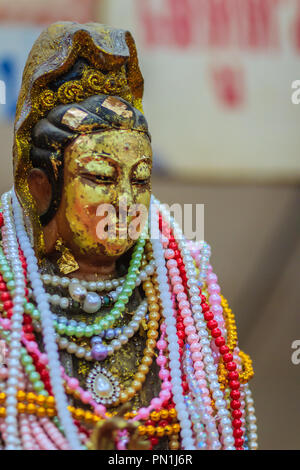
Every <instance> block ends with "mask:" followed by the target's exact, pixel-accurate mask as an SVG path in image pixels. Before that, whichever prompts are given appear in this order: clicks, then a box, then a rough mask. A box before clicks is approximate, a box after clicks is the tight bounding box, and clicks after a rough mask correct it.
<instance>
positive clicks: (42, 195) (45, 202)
mask: <svg viewBox="0 0 300 470" xmlns="http://www.w3.org/2000/svg"><path fill="white" fill-rule="evenodd" d="M27 182H28V187H29V191H30V193H31V195H32V197H33V199H34V200H35V202H36V206H37V210H38V215H39V216H40V215H42V214H45V212H47V210H48V209H49V206H50V203H51V199H52V188H51V184H50V182H49V180H48V177H47V175H46V173H45V172H44V171H43V170H41V169H40V168H33V169H32V170H31V171H30V173H29V175H28V178H27Z"/></svg>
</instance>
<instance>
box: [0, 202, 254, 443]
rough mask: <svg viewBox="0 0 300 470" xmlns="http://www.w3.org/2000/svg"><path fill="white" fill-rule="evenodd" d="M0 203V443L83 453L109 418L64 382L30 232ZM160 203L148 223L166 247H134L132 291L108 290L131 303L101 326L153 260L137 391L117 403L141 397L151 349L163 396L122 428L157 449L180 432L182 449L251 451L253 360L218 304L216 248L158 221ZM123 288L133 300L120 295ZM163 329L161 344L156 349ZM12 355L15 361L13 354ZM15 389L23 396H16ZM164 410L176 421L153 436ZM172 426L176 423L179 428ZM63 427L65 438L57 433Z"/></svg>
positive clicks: (157, 243) (164, 216)
mask: <svg viewBox="0 0 300 470" xmlns="http://www.w3.org/2000/svg"><path fill="white" fill-rule="evenodd" d="M2 201H3V212H4V221H3V217H2V215H1V214H0V225H2V236H3V252H1V251H0V272H1V276H2V277H1V278H0V292H1V302H2V307H1V309H2V313H1V316H0V337H1V338H3V339H4V340H5V342H6V344H7V347H8V350H9V351H10V353H9V354H10V355H9V360H8V367H7V368H6V367H4V368H1V369H0V382H3V381H4V383H5V384H6V388H5V394H4V395H1V392H0V405H1V400H2V403H3V404H4V405H5V406H3V407H0V433H1V436H2V439H3V440H4V442H5V445H6V448H8V449H10V448H26V449H29V448H33V449H36V448H43V449H46V448H47V449H48V448H49V449H50V448H55V449H63V448H72V449H76V448H82V445H84V446H86V445H87V439H89V437H90V430H89V426H91V425H93V424H95V423H97V422H99V421H101V420H103V419H109V418H110V417H111V416H112V414H111V413H109V412H108V411H107V409H106V406H105V405H104V404H101V403H100V404H99V403H98V402H97V401H96V400H95V396H94V395H93V393H91V391H89V390H84V389H82V388H81V387H80V386H79V382H78V380H77V379H75V378H71V377H68V376H67V374H66V372H65V371H64V370H63V368H62V367H60V366H59V362H58V355H57V346H56V344H55V343H56V336H55V329H54V325H55V323H54V322H53V315H52V314H51V311H50V310H49V302H48V296H47V294H46V293H45V290H44V288H43V284H42V281H41V278H40V275H39V273H38V269H37V264H36V260H35V256H34V252H33V250H32V247H31V245H30V242H29V239H28V236H27V234H26V231H25V229H24V223H23V214H22V210H21V208H20V206H19V204H18V201H17V199H16V197H15V196H14V194H12V206H13V213H12V207H11V194H10V193H8V194H6V195H4V196H3V198H2ZM157 203H158V201H157V200H156V199H155V198H152V206H151V218H152V221H153V220H154V221H155V220H156V221H157V224H158V225H159V229H160V232H161V233H162V234H163V238H162V239H152V240H151V243H149V242H148V243H146V241H145V238H146V237H145V236H146V233H145V234H144V237H143V238H142V239H141V240H140V243H138V244H137V246H136V248H137V247H138V248H139V249H138V250H137V251H135V253H136V254H137V256H136V257H135V259H134V262H132V263H131V265H130V268H129V272H128V275H127V278H126V279H127V280H128V283H127V285H126V284H125V282H126V281H123V280H121V281H119V285H118V286H117V282H114V285H112V284H113V281H111V282H112V284H111V285H112V287H116V288H120V287H121V285H122V295H124V294H125V297H123V298H122V299H121V300H120V302H121V303H119V304H118V302H119V300H117V302H116V304H115V306H114V308H113V310H112V311H113V315H111V313H112V312H110V314H109V315H111V317H109V316H106V317H105V320H104V324H103V323H102V324H101V332H102V331H103V330H107V329H108V328H109V327H110V326H111V325H113V324H114V323H115V321H116V319H117V318H118V317H119V316H120V315H121V314H122V312H123V311H124V308H125V307H124V306H125V303H126V302H127V301H128V299H129V296H130V292H132V289H133V288H134V286H135V285H136V280H137V273H138V269H139V268H140V266H141V263H144V262H143V261H142V259H143V253H144V252H145V255H146V257H147V262H148V263H151V259H152V256H153V259H154V261H153V260H152V261H153V262H152V265H153V266H155V274H154V275H153V274H151V278H149V279H141V281H143V284H142V285H143V289H144V291H145V294H146V298H147V303H148V312H149V315H148V319H147V321H148V330H147V342H146V348H145V351H144V357H143V358H142V360H141V363H140V365H139V366H138V370H137V373H136V374H135V376H134V378H133V381H132V383H131V385H130V386H129V387H128V388H127V389H126V390H124V391H122V392H121V393H120V397H119V400H120V402H121V403H126V402H127V401H129V400H130V399H131V398H132V397H133V396H134V395H135V394H136V393H137V392H138V391H139V390H140V389H141V387H142V386H143V383H144V381H145V377H146V375H147V373H148V371H149V367H150V365H151V363H152V361H153V357H154V353H155V350H156V349H155V348H157V349H158V351H159V352H158V354H157V358H156V362H157V364H158V366H159V367H160V372H159V378H160V380H161V391H160V393H159V396H158V397H156V398H153V399H152V400H151V402H150V404H149V406H148V407H144V408H140V409H139V410H136V411H134V412H131V413H127V416H126V419H128V420H129V421H132V420H133V421H137V420H138V421H141V422H144V423H145V424H141V425H140V426H139V432H140V434H141V435H147V436H148V437H149V438H150V442H151V445H152V446H155V445H156V444H157V443H158V440H159V438H161V437H163V436H164V435H167V436H170V441H169V445H170V448H174V449H175V448H178V447H179V435H178V433H179V432H180V439H181V443H180V445H181V447H182V448H183V449H196V448H197V449H201V448H203V449H204V448H210V449H213V448H215V449H218V448H224V449H234V448H236V449H242V448H245V447H247V448H250V449H255V448H257V442H256V441H257V434H256V429H257V428H256V424H255V416H254V408H253V400H252V397H251V395H250V391H249V388H248V384H247V383H246V382H247V380H249V378H250V375H251V374H249V373H248V374H247V373H246V369H245V367H247V366H245V364H246V365H247V364H248V368H249V359H248V357H247V356H246V355H245V354H244V353H241V352H240V351H239V350H238V349H237V343H236V338H235V328H234V324H233V321H232V315H233V314H231V313H230V311H229V307H228V304H227V305H226V302H225V301H224V299H223V298H222V297H221V296H220V295H219V294H220V289H219V286H218V284H217V278H216V276H215V275H214V274H213V273H212V270H211V267H210V265H209V257H210V248H209V246H208V245H207V244H206V243H205V242H202V243H201V244H198V245H193V244H192V243H191V242H187V241H186V240H185V239H184V237H183V235H182V232H181V230H180V228H179V227H178V225H177V224H176V222H175V221H174V219H173V218H172V217H170V215H169V214H168V213H167V212H166V211H165V210H164V209H163V208H162V209H161V212H160V211H159V212H158V211H157V208H156V207H157ZM166 220H168V223H166V222H165V221H166ZM3 222H5V224H4V225H3ZM152 250H153V255H152ZM129 275H132V277H131V278H130V277H128V276H129ZM133 277H134V278H135V279H133ZM28 279H29V281H30V285H31V288H32V293H33V295H34V298H35V300H36V303H37V308H36V307H33V310H32V306H30V307H29V302H28V295H29V294H30V290H29V289H27V282H28ZM46 280H47V278H46ZM114 281H116V280H114ZM56 282H58V281H57V279H55V280H54V283H56ZM63 282H64V283H65V284H66V282H65V281H63ZM51 283H53V279H52V281H51ZM74 284H75V285H76V282H74ZM78 284H79V283H77V287H78ZM124 285H125V287H126V288H127V289H128V290H127V291H124ZM82 287H84V288H85V289H91V288H93V289H95V286H94V285H93V284H92V286H91V285H90V284H85V283H83V284H82V282H81V284H80V288H82ZM96 287H97V286H96ZM106 287H107V286H106ZM95 290H96V289H95ZM107 290H109V289H107ZM119 292H121V290H120V289H119ZM204 292H205V293H207V295H205V294H204ZM75 295H76V294H75ZM126 296H127V297H128V298H127V297H126ZM19 297H20V298H19ZM19 305H20V308H19V307H18V308H17V306H19ZM21 306H22V308H21ZM114 309H115V310H114ZM29 310H30V311H29ZM33 311H34V312H35V313H34V314H33ZM36 311H38V315H39V317H40V319H41V330H42V334H43V336H44V343H45V353H43V352H41V351H40V350H39V347H38V345H37V343H36V341H35V335H34V322H36V320H38V318H37V312H36ZM117 311H118V313H117ZM160 317H162V320H160ZM233 318H234V317H233ZM54 320H55V321H56V319H55V318H54ZM106 321H107V323H105V322H106ZM97 325H98V326H99V323H98V324H97ZM71 326H72V325H71ZM159 329H160V332H161V337H160V339H159V340H158V330H159ZM96 331H97V330H96ZM93 333H94V334H95V331H93ZM98 334H99V335H100V333H98ZM102 334H103V333H102ZM91 336H93V334H91ZM21 344H23V346H21ZM16 348H17V349H18V353H17V354H12V351H15V350H16ZM243 364H244V366H243ZM220 366H222V367H224V368H225V370H226V380H224V379H222V373H220V371H219V369H218V367H220ZM97 367H98V366H97ZM221 372H222V371H221ZM223 372H224V370H223ZM218 373H219V375H218ZM15 377H16V378H18V379H17V380H15ZM244 382H245V384H244ZM18 386H20V387H21V388H22V390H19V391H18ZM63 389H65V391H66V392H67V394H68V395H69V394H71V396H73V397H74V398H76V399H79V400H80V401H82V403H83V404H84V405H88V406H89V407H90V408H91V411H88V410H83V409H80V408H76V407H74V406H70V405H68V402H67V399H66V396H65V395H64V391H63ZM2 390H3V387H2ZM25 390H26V392H25ZM31 390H33V391H34V392H35V393H32V391H31ZM2 393H3V392H2ZM30 393H31V395H30ZM54 397H55V398H54ZM168 410H174V414H172V415H170V416H169V414H168V415H167V417H166V418H165V419H161V420H160V421H158V426H156V424H155V423H156V422H157V417H159V418H160V417H162V418H163V416H165V412H168ZM229 410H230V412H229ZM172 413H173V412H172ZM27 415H28V416H27ZM56 416H58V417H59V422H58V421H57V419H56ZM159 418H158V419H159ZM49 419H53V422H52V421H49ZM174 419H175V420H178V422H177V421H176V422H173V421H172V420H174ZM83 423H85V425H87V426H88V428H85V427H84V425H83ZM61 425H62V426H63V429H64V435H63V434H61V431H60V429H61ZM244 437H245V439H244ZM126 442H127V438H126V433H125V434H124V435H123V436H122V437H121V436H120V441H119V444H118V448H120V449H121V448H126Z"/></svg>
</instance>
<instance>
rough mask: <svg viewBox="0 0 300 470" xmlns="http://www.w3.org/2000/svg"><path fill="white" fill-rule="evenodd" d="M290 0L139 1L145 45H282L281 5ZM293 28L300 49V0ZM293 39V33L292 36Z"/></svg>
mask: <svg viewBox="0 0 300 470" xmlns="http://www.w3.org/2000/svg"><path fill="white" fill-rule="evenodd" d="M287 2H288V0H242V1H241V0H160V2H159V8H155V2H151V1H150V2H149V1H148V0H139V1H138V2H137V6H138V11H139V16H140V20H141V22H142V26H143V28H142V31H143V40H144V43H145V46H148V47H154V46H162V45H168V46H173V47H177V48H178V47H181V48H188V47H193V46H197V47H203V48H206V49H207V48H226V47H238V48H240V49H245V50H253V49H264V50H267V49H269V50H270V49H273V50H276V49H279V48H280V36H281V35H280V21H279V17H280V11H279V10H280V7H282V6H285V5H286V4H287ZM291 28H292V29H294V35H293V42H294V45H295V46H297V47H298V49H300V39H299V38H300V2H299V8H298V12H297V15H296V16H295V18H294V19H293V24H291ZM291 39H292V35H291Z"/></svg>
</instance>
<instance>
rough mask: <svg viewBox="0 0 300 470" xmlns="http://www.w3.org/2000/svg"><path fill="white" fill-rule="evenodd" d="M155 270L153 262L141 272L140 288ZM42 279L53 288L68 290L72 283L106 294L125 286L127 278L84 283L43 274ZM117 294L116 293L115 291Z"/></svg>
mask: <svg viewBox="0 0 300 470" xmlns="http://www.w3.org/2000/svg"><path fill="white" fill-rule="evenodd" d="M154 269H155V263H154V261H153V260H151V261H150V262H149V263H148V265H147V266H145V268H144V269H142V270H141V272H140V274H139V275H138V277H137V284H136V285H137V286H139V285H140V284H141V283H142V282H143V281H146V280H147V279H148V278H149V276H152V274H153V273H154ZM41 278H42V280H43V282H44V284H45V285H50V286H53V287H59V286H61V287H63V288H68V287H69V285H70V283H75V284H79V285H80V286H82V287H84V288H85V289H86V290H88V291H91V292H105V291H110V290H112V289H117V288H118V287H119V286H121V285H122V284H124V281H125V277H124V276H123V277H120V278H117V279H110V280H107V281H84V280H81V279H77V278H75V277H73V278H71V279H70V278H68V277H60V276H57V275H51V274H42V275H41ZM115 292H116V291H115Z"/></svg>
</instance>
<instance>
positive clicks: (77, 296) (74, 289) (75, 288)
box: [69, 282, 87, 302]
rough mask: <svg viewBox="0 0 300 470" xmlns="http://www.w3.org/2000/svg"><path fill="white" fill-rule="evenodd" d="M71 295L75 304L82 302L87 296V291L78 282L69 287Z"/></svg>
mask: <svg viewBox="0 0 300 470" xmlns="http://www.w3.org/2000/svg"><path fill="white" fill-rule="evenodd" d="M69 293H70V296H71V297H72V299H73V300H75V302H81V301H82V300H84V298H85V297H86V295H87V290H86V288H85V287H82V286H81V285H80V284H77V282H71V283H70V285H69Z"/></svg>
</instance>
